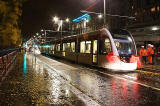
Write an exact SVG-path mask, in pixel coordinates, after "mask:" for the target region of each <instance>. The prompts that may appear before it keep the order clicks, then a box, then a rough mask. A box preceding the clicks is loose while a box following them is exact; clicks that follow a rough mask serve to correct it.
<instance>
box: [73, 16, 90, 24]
mask: <svg viewBox="0 0 160 106" xmlns="http://www.w3.org/2000/svg"><path fill="white" fill-rule="evenodd" d="M90 17H91V16H90V15H89V14H84V15H82V16H80V17H78V18H76V19H74V20H72V21H73V22H74V23H77V22H80V21H82V20H84V19H90Z"/></svg>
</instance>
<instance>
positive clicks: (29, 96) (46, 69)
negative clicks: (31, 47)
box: [0, 54, 160, 106]
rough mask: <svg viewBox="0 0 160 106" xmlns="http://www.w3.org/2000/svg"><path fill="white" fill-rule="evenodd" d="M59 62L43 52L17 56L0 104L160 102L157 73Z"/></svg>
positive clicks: (138, 105) (146, 105)
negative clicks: (43, 54)
mask: <svg viewBox="0 0 160 106" xmlns="http://www.w3.org/2000/svg"><path fill="white" fill-rule="evenodd" d="M60 61H61V62H60ZM60 61H57V60H54V59H51V58H47V57H44V56H42V55H37V56H36V57H35V56H34V55H32V54H24V55H23V56H19V58H18V61H17V64H16V68H15V69H14V70H13V71H12V72H11V73H10V75H9V77H7V78H6V80H5V82H4V83H3V84H2V85H1V87H0V105H2V104H4V105H8V104H11V105H15V106H19V105H20V104H25V105H26V106H30V105H42V106H48V105H73V106H85V105H90V106H94V105H97V104H99V105H107V106H108V105H109V106H110V105H111V106H159V104H160V80H159V78H160V76H159V75H151V74H147V73H141V72H132V73H111V72H106V71H104V70H102V69H91V68H87V67H83V66H80V65H77V64H71V63H69V62H64V61H62V60H60ZM151 79H152V80H151ZM77 92H78V93H77ZM90 99H91V100H90ZM88 101H90V103H87V102H88ZM95 102H96V103H97V104H96V103H95Z"/></svg>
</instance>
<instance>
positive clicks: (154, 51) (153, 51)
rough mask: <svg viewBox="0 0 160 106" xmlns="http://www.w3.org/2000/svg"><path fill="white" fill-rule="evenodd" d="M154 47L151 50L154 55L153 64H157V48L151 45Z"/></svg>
mask: <svg viewBox="0 0 160 106" xmlns="http://www.w3.org/2000/svg"><path fill="white" fill-rule="evenodd" d="M151 47H152V51H151V55H152V64H155V63H156V55H157V53H156V48H155V47H154V45H151Z"/></svg>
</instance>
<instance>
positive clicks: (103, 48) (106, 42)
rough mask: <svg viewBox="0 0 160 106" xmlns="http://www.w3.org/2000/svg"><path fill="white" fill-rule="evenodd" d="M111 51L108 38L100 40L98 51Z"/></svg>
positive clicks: (102, 52) (104, 52) (103, 52)
mask: <svg viewBox="0 0 160 106" xmlns="http://www.w3.org/2000/svg"><path fill="white" fill-rule="evenodd" d="M111 51H112V47H111V44H110V40H109V38H106V39H104V40H101V43H100V53H101V54H106V53H109V52H111Z"/></svg>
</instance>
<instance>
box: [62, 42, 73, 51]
mask: <svg viewBox="0 0 160 106" xmlns="http://www.w3.org/2000/svg"><path fill="white" fill-rule="evenodd" d="M70 48H71V47H70V43H63V51H66V52H70Z"/></svg>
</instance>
